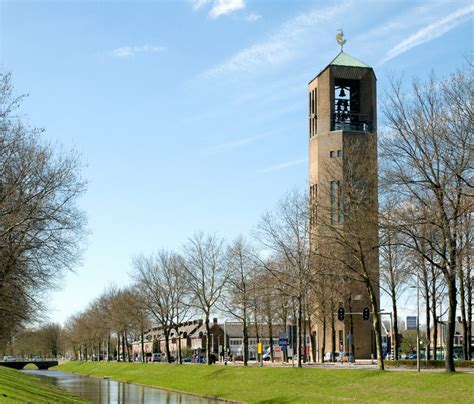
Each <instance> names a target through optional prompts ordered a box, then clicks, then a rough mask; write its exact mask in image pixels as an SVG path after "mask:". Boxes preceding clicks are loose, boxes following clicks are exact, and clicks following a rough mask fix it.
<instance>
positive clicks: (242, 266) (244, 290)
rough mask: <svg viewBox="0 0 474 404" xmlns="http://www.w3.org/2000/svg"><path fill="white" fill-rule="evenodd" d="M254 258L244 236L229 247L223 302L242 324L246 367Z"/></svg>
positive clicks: (224, 307) (245, 363)
mask: <svg viewBox="0 0 474 404" xmlns="http://www.w3.org/2000/svg"><path fill="white" fill-rule="evenodd" d="M253 256H254V254H253V251H252V248H251V246H250V245H249V244H248V243H247V242H246V241H245V240H244V238H243V237H242V236H241V237H239V238H237V239H236V240H235V241H234V242H233V243H232V244H231V245H230V246H229V247H228V250H227V265H228V268H229V277H228V281H227V283H226V284H225V299H223V302H222V306H223V311H225V312H227V313H229V314H231V315H232V316H233V317H234V318H236V319H237V320H238V321H240V322H241V323H242V333H243V335H242V337H243V344H244V355H243V359H244V366H247V364H248V359H249V342H248V339H249V321H250V314H251V307H252V303H253V293H252V292H253V288H252V286H253V285H252V284H253V281H254V277H255V265H254V262H253V259H252V258H253ZM255 327H257V325H255ZM224 338H225V337H224Z"/></svg>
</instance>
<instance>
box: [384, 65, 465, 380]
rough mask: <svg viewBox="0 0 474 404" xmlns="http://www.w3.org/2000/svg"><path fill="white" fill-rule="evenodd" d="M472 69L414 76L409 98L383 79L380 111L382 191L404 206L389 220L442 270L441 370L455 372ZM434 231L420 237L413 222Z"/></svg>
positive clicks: (409, 246) (427, 258)
mask: <svg viewBox="0 0 474 404" xmlns="http://www.w3.org/2000/svg"><path fill="white" fill-rule="evenodd" d="M472 83H473V81H472V72H471V70H470V69H466V70H465V71H458V72H457V73H455V74H453V75H451V76H450V77H449V79H448V80H445V81H438V80H437V79H436V78H435V77H434V75H432V76H431V77H430V79H429V80H428V81H427V82H421V81H419V80H415V81H414V83H413V85H412V88H411V91H410V94H409V97H407V96H405V90H404V89H403V88H402V86H401V83H400V82H397V81H395V80H392V82H391V90H390V92H389V94H388V96H387V101H386V105H385V115H386V118H387V126H388V128H389V134H388V136H386V139H385V141H384V144H383V147H382V151H383V156H384V158H385V160H386V162H387V165H386V168H385V172H384V182H385V186H386V188H387V189H388V190H389V192H391V193H393V194H396V195H397V197H398V198H399V200H404V201H405V204H406V205H407V206H412V208H410V209H408V212H407V213H406V214H405V215H402V216H401V217H398V218H397V220H395V221H394V222H393V223H392V224H393V225H394V226H396V227H397V228H398V231H399V232H401V233H403V234H404V235H405V237H406V238H407V239H408V240H409V242H407V243H406V247H408V248H411V249H413V250H415V251H417V252H418V253H419V254H421V255H422V256H423V258H424V259H425V260H426V261H427V262H429V263H430V264H431V265H433V266H435V267H437V268H438V269H439V270H440V271H441V273H442V274H443V277H444V280H445V282H446V285H447V289H448V296H449V313H448V324H447V335H446V337H447V338H446V342H447V346H446V364H445V368H446V371H449V372H452V371H454V370H455V367H454V360H453V342H454V330H455V321H456V307H457V294H458V293H457V292H458V289H457V286H456V279H457V275H458V274H459V259H460V255H461V252H462V251H463V250H464V249H465V243H466V239H465V238H462V237H461V235H462V230H461V222H462V218H463V217H464V216H465V215H466V214H467V213H468V212H472V201H473V198H472V186H473V185H472V184H473V182H472V180H473V178H472V167H473V157H474V147H473V144H472V121H473V115H472V94H473V85H472ZM421 224H426V226H428V227H429V228H433V229H435V230H436V234H437V237H435V238H433V237H426V235H425V234H423V232H422V231H420V227H421V226H419V225H421Z"/></svg>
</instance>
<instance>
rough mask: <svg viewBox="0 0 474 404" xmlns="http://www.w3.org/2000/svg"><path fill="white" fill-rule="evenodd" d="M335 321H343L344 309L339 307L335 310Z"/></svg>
mask: <svg viewBox="0 0 474 404" xmlns="http://www.w3.org/2000/svg"><path fill="white" fill-rule="evenodd" d="M337 319H338V320H339V321H344V307H339V309H338V310H337Z"/></svg>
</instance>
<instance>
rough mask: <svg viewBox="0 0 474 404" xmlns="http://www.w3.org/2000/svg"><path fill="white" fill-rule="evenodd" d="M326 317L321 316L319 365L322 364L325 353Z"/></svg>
mask: <svg viewBox="0 0 474 404" xmlns="http://www.w3.org/2000/svg"><path fill="white" fill-rule="evenodd" d="M326 329H327V326H326V315H325V314H323V340H322V342H321V363H324V354H325V351H326Z"/></svg>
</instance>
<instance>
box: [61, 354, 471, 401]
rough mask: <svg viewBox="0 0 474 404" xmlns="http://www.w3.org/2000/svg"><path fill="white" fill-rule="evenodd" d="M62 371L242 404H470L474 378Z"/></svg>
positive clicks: (131, 366) (156, 368) (331, 372)
mask: <svg viewBox="0 0 474 404" xmlns="http://www.w3.org/2000/svg"><path fill="white" fill-rule="evenodd" d="M56 369H58V370H64V371H69V372H75V373H80V374H83V375H94V376H98V377H106V376H108V377H110V378H112V379H115V380H120V381H124V382H129V383H137V384H142V385H147V386H152V387H157V388H162V389H169V390H175V391H180V392H184V393H193V394H198V395H200V396H207V397H215V398H219V399H225V400H236V401H240V402H249V403H261V402H292V403H308V402H321V401H325V402H327V401H330V402H333V401H341V400H354V399H357V400H361V401H378V402H382V401H383V402H388V401H396V402H400V399H401V398H403V397H409V398H410V399H409V401H412V402H428V401H429V402H442V403H445V402H462V401H464V402H470V401H472V397H474V375H472V374H462V373H456V374H447V373H434V372H420V373H418V372H405V371H397V372H383V371H377V370H359V369H357V370H349V369H347V370H338V369H322V368H317V369H309V368H303V369H298V368H275V367H267V366H264V367H243V366H239V367H237V366H223V365H213V366H207V365H200V364H187V365H176V364H171V365H170V364H159V363H151V364H143V363H123V362H121V363H117V362H78V361H71V362H68V363H65V364H63V365H61V366H58V367H57V368H56Z"/></svg>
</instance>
